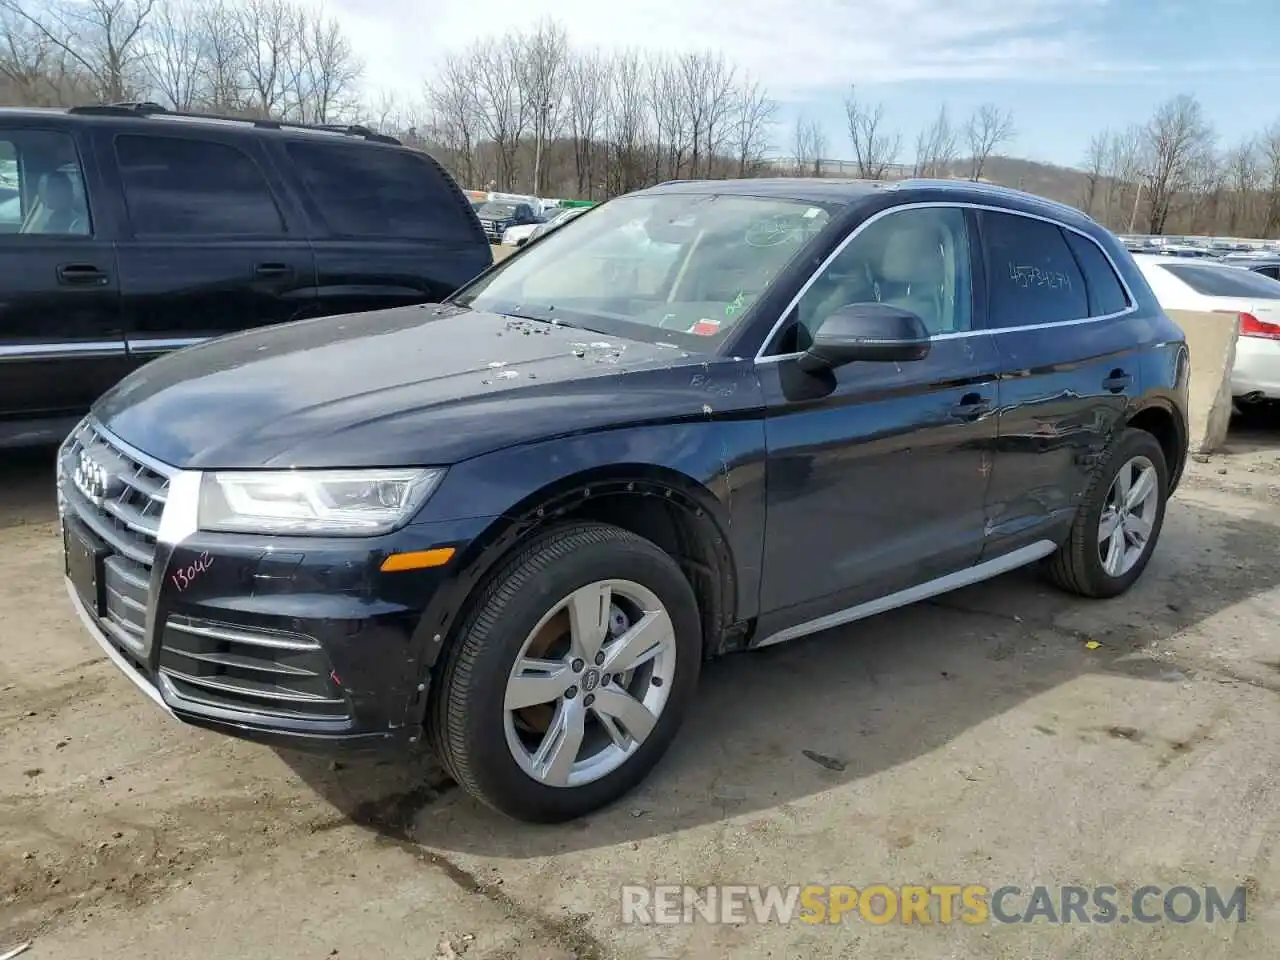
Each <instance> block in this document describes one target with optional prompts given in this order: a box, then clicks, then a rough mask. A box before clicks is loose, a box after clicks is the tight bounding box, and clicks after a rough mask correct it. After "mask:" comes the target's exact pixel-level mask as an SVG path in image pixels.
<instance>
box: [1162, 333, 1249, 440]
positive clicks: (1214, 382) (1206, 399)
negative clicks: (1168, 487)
mask: <svg viewBox="0 0 1280 960" xmlns="http://www.w3.org/2000/svg"><path fill="white" fill-rule="evenodd" d="M1167 312H1168V314H1169V317H1170V319H1172V320H1173V322H1174V323H1176V324H1177V325H1178V326H1180V327H1181V328H1182V330H1183V332H1184V333H1185V334H1186V335H1187V348H1188V349H1189V350H1190V351H1191V391H1190V392H1191V398H1190V402H1191V410H1190V419H1191V452H1192V453H1213V451H1215V450H1217V449H1218V448H1219V447H1221V446H1222V444H1223V443H1224V442H1225V441H1226V439H1227V427H1228V425H1229V424H1230V422H1231V368H1232V367H1233V366H1235V362H1236V340H1237V339H1238V338H1239V336H1240V319H1239V317H1237V316H1236V315H1235V314H1233V313H1207V312H1201V311H1198V310H1169V311H1167Z"/></svg>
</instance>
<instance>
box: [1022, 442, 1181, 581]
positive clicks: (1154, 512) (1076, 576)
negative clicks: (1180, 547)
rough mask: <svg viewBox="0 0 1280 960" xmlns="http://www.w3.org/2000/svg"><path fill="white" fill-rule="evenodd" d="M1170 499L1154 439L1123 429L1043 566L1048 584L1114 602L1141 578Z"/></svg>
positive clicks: (1165, 471)
mask: <svg viewBox="0 0 1280 960" xmlns="http://www.w3.org/2000/svg"><path fill="white" fill-rule="evenodd" d="M1168 498H1169V467H1168V464H1167V463H1166V462H1165V458H1164V451H1163V449H1161V447H1160V444H1159V443H1158V442H1157V441H1156V438H1155V437H1153V436H1152V435H1151V434H1149V433H1147V432H1146V431H1145V430H1138V429H1136V428H1133V427H1130V428H1127V429H1126V430H1125V431H1124V432H1123V433H1122V434H1121V435H1120V438H1119V441H1118V442H1117V443H1116V445H1115V447H1114V448H1113V449H1112V452H1111V456H1110V457H1109V458H1108V460H1107V462H1106V464H1105V465H1104V466H1103V468H1102V469H1101V470H1099V471H1098V474H1097V476H1095V477H1094V480H1093V483H1092V484H1091V485H1090V487H1089V490H1088V491H1087V492H1086V493H1085V496H1084V499H1083V501H1082V502H1081V504H1080V507H1079V509H1078V510H1077V512H1076V517H1075V520H1074V521H1073V522H1072V525H1071V533H1070V535H1069V536H1068V537H1067V540H1066V542H1064V543H1063V544H1062V545H1061V546H1060V547H1059V548H1058V551H1057V553H1054V554H1053V555H1052V556H1050V557H1049V558H1048V560H1047V561H1046V571H1047V573H1048V577H1049V580H1050V581H1051V582H1052V583H1053V584H1054V585H1055V586H1057V587H1059V588H1061V589H1063V590H1066V591H1068V592H1070V593H1075V594H1079V595H1080V596H1084V597H1094V598H1099V599H1102V598H1107V597H1115V596H1119V595H1120V594H1122V593H1124V592H1125V591H1126V590H1128V589H1129V588H1130V587H1131V586H1133V584H1134V583H1135V582H1136V581H1137V579H1138V578H1139V577H1140V576H1142V571H1143V570H1145V569H1146V567H1147V563H1148V561H1149V560H1150V559H1151V554H1152V551H1153V550H1154V549H1155V545H1156V541H1157V540H1159V538H1160V530H1161V529H1162V528H1163V526H1164V515H1165V508H1166V506H1167V504H1168Z"/></svg>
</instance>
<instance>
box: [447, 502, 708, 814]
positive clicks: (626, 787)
mask: <svg viewBox="0 0 1280 960" xmlns="http://www.w3.org/2000/svg"><path fill="white" fill-rule="evenodd" d="M701 655H702V632H701V620H700V618H699V615H698V604H697V599H696V597H695V595H694V592H693V588H692V587H691V586H690V584H689V581H688V580H687V579H686V577H685V576H684V574H683V573H682V572H681V570H680V567H679V566H678V565H677V564H676V563H675V561H674V560H673V559H672V558H671V557H670V556H668V555H667V554H666V553H665V552H664V551H662V550H661V549H660V548H658V547H657V546H656V545H655V544H653V543H651V542H650V541H648V540H645V539H644V538H643V537H639V536H637V535H636V534H633V533H631V532H629V531H627V530H623V529H621V528H619V527H614V526H609V525H606V524H600V523H574V524H568V525H564V526H560V527H557V528H553V529H551V530H548V531H546V532H545V533H543V534H542V535H540V536H538V537H536V538H535V539H534V540H533V541H531V542H530V543H529V544H528V545H527V546H525V547H522V548H520V549H519V550H518V552H517V553H516V554H515V555H514V556H512V557H511V558H510V559H509V560H508V561H506V562H505V563H503V564H502V566H501V568H500V569H499V570H498V571H497V573H496V574H495V575H494V576H493V577H491V578H490V579H489V580H488V581H487V584H486V586H485V587H484V588H483V589H482V591H481V593H480V595H479V597H478V598H477V601H476V603H475V604H474V606H473V608H472V610H471V613H470V615H469V616H468V617H467V619H466V621H465V622H464V624H463V626H462V629H461V631H460V633H459V635H458V638H457V641H456V642H455V643H454V644H452V645H451V648H450V649H449V651H448V652H447V654H446V657H445V660H444V663H443V667H442V669H441V671H440V676H439V679H438V682H437V684H438V685H437V689H436V690H435V692H434V693H433V708H432V710H431V711H430V713H429V720H428V726H429V730H428V736H429V740H430V742H431V743H432V744H433V746H434V749H435V751H436V754H437V756H438V757H439V759H440V761H441V763H442V764H443V765H444V767H445V769H446V771H447V772H448V773H450V774H451V775H452V776H453V778H454V779H455V780H457V782H458V783H459V784H460V785H461V786H462V787H463V788H464V789H466V790H467V792H468V793H470V794H472V795H473V796H474V797H476V798H477V799H479V800H480V801H481V802H483V803H485V804H487V805H488V806H490V807H492V808H493V809H495V810H498V811H499V812H501V813H504V814H506V815H508V816H510V817H514V818H515V819H518V820H524V821H527V822H531V823H557V822H563V821H566V820H572V819H575V818H577V817H580V816H583V815H585V814H587V813H590V812H592V811H593V810H596V809H598V808H600V807H602V806H605V805H606V804H608V803H611V802H612V801H614V800H616V799H617V798H619V797H621V796H622V795H623V794H625V793H627V792H628V791H630V790H631V789H632V788H634V787H635V786H636V785H637V784H638V783H640V781H641V780H643V779H644V778H645V776H647V775H648V773H649V772H650V770H652V769H653V767H654V766H655V765H656V764H657V763H658V761H659V760H660V759H661V757H662V755H663V754H664V753H665V752H666V749H667V747H668V746H669V745H670V743H671V741H672V739H673V738H674V737H675V734H676V731H677V729H678V728H679V726H680V723H681V721H682V719H683V716H684V713H685V710H686V709H687V707H688V705H689V702H690V701H691V700H692V698H693V694H694V691H695V689H696V686H697V681H698V670H699V666H700V661H701Z"/></svg>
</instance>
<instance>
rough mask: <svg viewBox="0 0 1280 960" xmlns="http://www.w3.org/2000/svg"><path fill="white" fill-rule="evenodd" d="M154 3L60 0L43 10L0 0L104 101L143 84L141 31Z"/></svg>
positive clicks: (122, 96)
mask: <svg viewBox="0 0 1280 960" xmlns="http://www.w3.org/2000/svg"><path fill="white" fill-rule="evenodd" d="M155 2H156V0H80V2H76V0H65V2H61V3H52V4H48V5H47V6H45V8H44V9H43V10H40V9H37V8H36V7H35V5H33V4H29V3H25V2H21V0H0V4H2V5H3V6H4V8H5V9H6V11H7V12H9V13H10V14H13V15H16V16H17V17H20V18H22V19H23V20H25V21H26V22H27V23H28V24H29V25H30V26H31V27H33V28H34V29H35V31H36V33H38V34H39V35H40V36H41V38H42V39H43V40H44V41H45V42H46V43H47V44H49V45H51V46H53V47H56V48H57V49H58V50H60V51H61V52H62V53H64V54H65V55H66V56H67V57H69V58H70V59H71V60H74V61H75V62H76V63H77V64H78V65H79V66H80V67H81V68H82V69H83V70H84V72H85V74H86V75H87V76H88V77H89V78H90V79H91V81H92V83H93V85H94V87H95V88H96V89H95V93H96V94H97V95H98V96H99V97H100V98H101V99H103V100H106V101H120V100H126V99H129V98H130V97H131V96H133V94H134V93H135V92H136V91H137V90H138V88H139V87H140V86H141V85H143V84H144V83H145V80H144V79H143V76H142V75H143V74H144V73H145V71H144V69H143V67H142V58H143V57H144V56H145V52H146V51H145V48H144V41H145V31H146V28H147V20H148V18H149V17H150V15H151V11H152V8H153V6H154V5H155Z"/></svg>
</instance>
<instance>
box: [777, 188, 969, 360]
mask: <svg viewBox="0 0 1280 960" xmlns="http://www.w3.org/2000/svg"><path fill="white" fill-rule="evenodd" d="M972 276H973V274H972V271H971V267H970V257H969V228H968V224H967V223H966V221H965V215H964V211H963V210H961V209H959V208H957V207H918V208H913V209H906V210H899V211H896V212H893V213H889V214H886V215H885V216H884V217H882V218H880V219H879V220H877V221H875V222H874V223H872V224H871V225H870V226H867V227H865V228H864V229H863V230H862V232H861V233H859V234H858V235H857V236H856V237H854V238H853V240H852V241H850V243H849V245H848V246H846V247H845V248H844V249H843V250H841V251H840V253H839V254H838V255H837V256H836V258H835V259H834V260H832V261H831V263H830V264H828V265H827V267H826V269H825V270H823V272H822V273H821V274H819V275H818V277H817V279H816V280H815V281H814V282H813V284H812V286H810V287H809V289H808V290H806V291H805V293H804V295H803V296H802V297H801V298H800V301H799V303H797V305H796V317H795V333H794V334H792V335H789V336H788V337H787V338H786V339H787V341H789V342H787V343H785V345H784V350H786V351H787V352H797V351H801V350H805V349H807V348H808V346H809V344H811V343H812V342H813V335H814V334H815V333H816V332H817V331H818V329H819V328H820V327H821V326H822V324H823V323H824V322H825V321H826V319H827V317H829V316H831V314H832V313H834V312H835V311H836V310H838V309H839V308H840V307H843V306H846V305H847V304H851V303H887V304H891V305H892V306H895V307H900V308H902V309H904V310H910V311H911V312H913V313H915V314H917V315H919V317H920V319H921V320H923V321H924V325H925V328H926V329H927V330H928V331H929V333H930V334H932V335H934V336H937V335H939V334H945V333H959V332H961V331H966V330H970V329H972V324H973V293H972V290H973V283H972ZM788 348H789V349H788Z"/></svg>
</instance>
